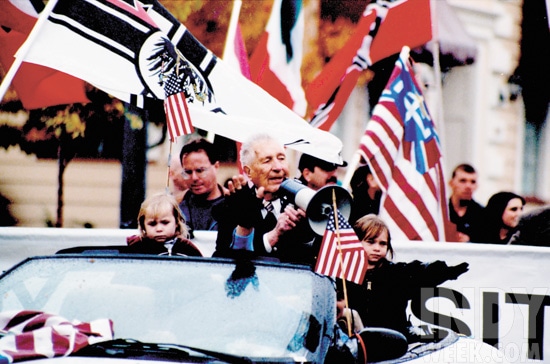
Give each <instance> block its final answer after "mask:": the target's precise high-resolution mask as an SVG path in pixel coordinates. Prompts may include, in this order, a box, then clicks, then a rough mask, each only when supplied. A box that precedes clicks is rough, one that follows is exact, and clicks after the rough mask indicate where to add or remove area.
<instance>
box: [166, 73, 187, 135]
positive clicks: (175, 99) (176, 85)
mask: <svg viewBox="0 0 550 364" xmlns="http://www.w3.org/2000/svg"><path fill="white" fill-rule="evenodd" d="M163 82H164V90H165V92H166V99H165V100H164V111H165V112H166V124H167V129H168V135H169V136H170V140H171V141H173V142H174V141H176V138H177V137H179V136H181V135H186V134H191V133H193V131H195V129H194V128H193V123H191V117H190V116H189V109H188V108H187V97H186V95H185V91H184V87H183V85H182V83H183V82H185V79H184V78H180V77H178V75H176V74H175V73H172V74H171V75H170V76H168V79H167V80H166V81H163Z"/></svg>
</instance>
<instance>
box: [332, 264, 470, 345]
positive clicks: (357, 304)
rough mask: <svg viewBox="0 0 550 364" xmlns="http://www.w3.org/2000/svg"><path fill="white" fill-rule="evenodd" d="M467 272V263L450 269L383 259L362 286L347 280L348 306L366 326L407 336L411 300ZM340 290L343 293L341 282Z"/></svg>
mask: <svg viewBox="0 0 550 364" xmlns="http://www.w3.org/2000/svg"><path fill="white" fill-rule="evenodd" d="M467 270H468V264H467V263H462V264H460V265H457V266H454V267H449V266H447V264H446V263H445V262H443V261H440V260H438V261H435V262H431V263H423V262H420V261H418V260H415V261H412V262H410V263H393V262H390V261H387V260H385V259H384V260H383V261H382V262H381V264H380V265H379V266H378V267H377V268H374V269H369V270H367V273H366V276H365V280H364V282H363V284H361V285H357V284H354V283H352V282H348V281H346V288H347V294H348V303H349V307H350V308H353V309H355V310H356V311H357V312H358V313H359V315H360V316H361V320H362V321H363V325H364V326H371V327H385V328H389V329H393V330H397V331H399V332H401V333H403V334H404V335H405V336H408V328H409V326H410V324H409V322H408V320H407V317H406V309H407V305H408V302H409V300H411V299H413V298H415V297H417V296H418V295H419V294H420V293H421V289H422V288H433V287H437V286H438V285H439V284H441V283H443V282H445V281H447V280H450V279H456V278H457V277H458V276H459V275H460V274H462V273H464V272H465V271H467ZM338 287H339V291H340V292H342V282H341V281H338Z"/></svg>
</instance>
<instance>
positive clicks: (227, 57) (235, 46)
mask: <svg viewBox="0 0 550 364" xmlns="http://www.w3.org/2000/svg"><path fill="white" fill-rule="evenodd" d="M241 6H242V0H235V1H233V9H232V10H231V19H230V20H229V26H228V29H227V37H226V39H225V47H224V49H223V61H224V62H225V63H226V64H227V65H228V66H229V67H232V68H233V69H237V70H239V71H240V72H241V74H242V75H243V76H244V77H246V78H247V79H249V80H250V65H249V64H248V52H247V51H246V46H245V44H244V39H243V35H242V32H241V26H240V23H239V15H240V13H241ZM235 144H236V155H237V161H236V162H237V166H238V167H239V173H240V174H244V171H243V166H242V163H241V147H242V143H240V142H236V143H235Z"/></svg>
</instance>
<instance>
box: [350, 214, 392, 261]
mask: <svg viewBox="0 0 550 364" xmlns="http://www.w3.org/2000/svg"><path fill="white" fill-rule="evenodd" d="M353 227H354V230H355V233H356V234H357V237H358V238H359V240H361V241H366V240H369V239H375V238H376V237H377V236H379V235H380V234H382V233H383V232H384V231H385V232H386V233H387V234H388V256H389V258H388V260H391V259H393V256H394V251H393V247H392V245H391V236H390V230H389V229H388V226H387V225H386V223H385V222H384V221H383V220H382V219H381V218H380V217H378V216H377V215H375V214H368V215H365V216H363V217H362V218H360V219H359V220H357V221H356V222H355V225H354V226H353Z"/></svg>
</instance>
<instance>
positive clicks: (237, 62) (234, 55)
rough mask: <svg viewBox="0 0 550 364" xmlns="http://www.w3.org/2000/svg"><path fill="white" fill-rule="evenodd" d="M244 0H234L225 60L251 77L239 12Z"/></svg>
mask: <svg viewBox="0 0 550 364" xmlns="http://www.w3.org/2000/svg"><path fill="white" fill-rule="evenodd" d="M241 6H242V0H235V1H233V9H232V11H231V19H230V20H229V27H228V29H227V37H226V39H225V47H224V49H223V61H224V62H225V63H226V64H227V65H228V66H230V67H233V68H235V69H238V70H239V71H240V72H241V74H242V75H243V76H244V77H246V78H248V79H250V65H249V64H248V54H247V51H246V46H245V44H244V39H243V35H242V32H241V25H240V23H239V14H240V12H241Z"/></svg>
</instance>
